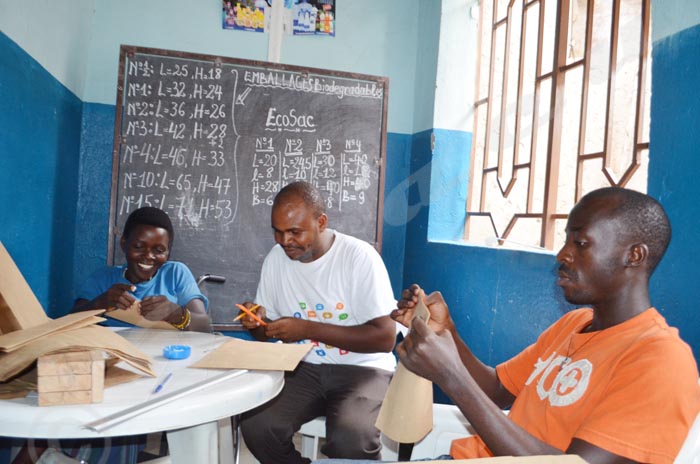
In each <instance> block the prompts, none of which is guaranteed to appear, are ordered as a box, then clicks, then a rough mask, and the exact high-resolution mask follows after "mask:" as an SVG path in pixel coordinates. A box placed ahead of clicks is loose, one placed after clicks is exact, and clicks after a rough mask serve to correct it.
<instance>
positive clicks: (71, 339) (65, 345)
mask: <svg viewBox="0 0 700 464" xmlns="http://www.w3.org/2000/svg"><path fill="white" fill-rule="evenodd" d="M92 348H94V349H100V350H102V351H106V352H107V353H109V354H111V355H113V356H115V357H117V358H119V359H121V360H123V361H125V362H126V363H128V364H130V365H131V366H133V367H134V368H136V369H137V370H139V371H141V372H143V373H144V374H146V375H150V376H152V377H155V373H154V372H153V369H152V368H151V364H152V361H151V358H150V357H149V356H148V355H147V354H145V353H143V352H142V351H141V350H139V349H138V348H136V347H135V346H134V345H132V344H131V343H130V342H129V341H127V340H126V339H125V338H123V337H121V336H120V335H118V334H117V333H115V332H112V331H111V330H109V329H107V328H105V327H99V326H89V327H82V328H79V329H75V330H70V331H67V332H62V333H57V334H51V335H49V336H45V337H42V338H39V339H37V340H34V341H32V342H29V343H27V344H26V345H24V346H22V347H21V348H18V349H17V350H15V351H12V352H10V353H0V382H5V381H7V380H9V379H10V378H12V377H14V376H16V375H17V374H19V373H20V372H22V371H24V370H25V369H27V368H28V367H30V366H31V365H32V364H33V363H34V362H35V361H36V360H37V359H38V358H39V357H40V356H43V355H45V354H47V353H55V352H61V351H75V350H81V349H92Z"/></svg>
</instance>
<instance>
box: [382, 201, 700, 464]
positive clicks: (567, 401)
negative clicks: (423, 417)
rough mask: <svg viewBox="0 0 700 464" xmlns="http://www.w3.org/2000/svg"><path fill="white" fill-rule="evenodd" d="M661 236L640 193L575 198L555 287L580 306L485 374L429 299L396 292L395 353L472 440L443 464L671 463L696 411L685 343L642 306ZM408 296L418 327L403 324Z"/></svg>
mask: <svg viewBox="0 0 700 464" xmlns="http://www.w3.org/2000/svg"><path fill="white" fill-rule="evenodd" d="M670 238H671V227H670V224H669V221H668V218H667V216H666V213H665V212H664V210H663V208H662V207H661V205H660V204H659V203H658V202H656V201H655V200H653V199H652V198H651V197H649V196H647V195H644V194H642V193H639V192H635V191H632V190H626V189H622V188H613V187H611V188H604V189H599V190H596V191H594V192H591V193H589V194H588V195H586V196H584V197H583V198H582V199H581V201H580V202H579V203H578V204H577V205H576V206H575V207H574V208H573V210H572V211H571V214H570V215H569V220H568V222H567V227H566V243H565V244H564V246H563V247H562V249H561V250H560V251H559V253H558V254H557V261H558V262H559V263H560V265H559V274H558V275H559V278H558V280H557V284H558V285H559V286H560V287H561V288H562V289H563V291H564V296H565V298H566V300H567V301H569V302H570V303H573V304H575V305H585V306H589V308H585V309H577V310H574V311H571V312H569V313H568V314H566V315H564V316H563V317H562V318H561V319H560V320H559V321H557V322H556V323H554V324H553V325H552V326H550V327H549V328H548V329H547V330H546V331H545V332H543V333H542V334H541V336H540V337H539V338H538V340H537V341H536V342H535V343H534V344H532V345H531V346H529V347H528V348H526V349H525V350H524V351H523V352H522V353H520V354H518V355H517V356H515V357H514V358H512V359H510V360H509V361H507V362H505V363H503V364H500V365H499V366H497V367H496V368H495V369H494V368H492V367H489V366H486V365H485V364H483V363H481V361H479V359H477V358H476V356H474V354H473V353H472V352H471V350H470V349H469V348H468V346H467V345H466V343H464V341H463V340H462V339H461V338H460V337H459V335H458V334H457V331H456V328H455V325H454V322H453V321H452V319H451V317H450V314H449V311H448V308H447V304H446V303H445V301H444V299H443V298H442V295H440V293H439V292H435V293H432V294H430V295H428V296H425V294H424V292H423V290H422V289H421V288H420V287H418V286H417V285H413V286H412V287H411V288H410V289H407V290H404V292H403V294H402V299H401V301H400V302H399V305H398V307H399V309H397V310H396V311H394V313H392V317H393V318H394V319H395V320H397V321H399V322H402V323H404V324H405V325H408V324H409V323H412V324H411V325H412V330H411V331H410V333H409V334H408V336H407V337H406V339H405V340H404V341H403V343H401V344H400V345H399V346H398V347H397V350H396V351H397V353H398V355H399V357H400V359H401V362H402V363H403V364H404V365H405V366H406V367H407V368H408V369H410V370H411V371H413V372H415V373H416V374H418V375H421V376H423V377H425V378H427V379H429V380H431V381H433V382H434V383H435V384H437V385H438V386H440V388H441V389H442V390H443V391H444V392H445V393H446V394H447V395H448V396H449V397H450V398H451V399H452V401H453V402H454V403H455V404H456V405H457V406H458V407H459V408H460V410H461V411H462V412H463V413H464V415H465V417H466V418H467V419H468V420H469V422H470V423H471V424H472V426H473V427H474V429H475V430H476V431H477V433H478V436H474V437H469V438H466V439H461V440H455V442H453V444H452V449H451V452H450V454H451V456H452V457H453V458H475V457H487V456H492V455H495V456H528V455H530V456H531V455H545V454H564V453H566V454H577V455H580V456H581V457H583V458H584V459H585V460H586V461H587V462H589V463H591V464H612V463H629V462H648V463H672V462H673V460H674V458H675V456H676V455H677V454H678V451H679V450H680V448H681V445H682V444H683V441H684V440H685V438H686V435H687V433H688V430H689V429H690V426H691V424H692V423H693V420H694V419H695V417H696V416H697V415H698V412H699V411H700V386H699V385H698V371H697V365H696V362H695V359H694V358H693V355H692V353H691V351H690V349H689V347H688V345H687V344H685V342H683V341H682V340H681V339H680V338H679V336H678V331H677V330H676V329H674V328H671V327H669V326H668V325H667V324H666V321H665V320H664V318H663V317H662V316H661V315H660V314H659V313H658V312H657V311H656V309H654V308H653V307H652V306H651V302H650V298H649V291H648V283H649V278H650V277H651V274H652V272H653V271H654V269H655V268H656V265H657V264H658V263H659V261H660V260H661V258H662V256H663V254H664V253H665V251H666V248H667V246H668V243H669V241H670ZM419 298H424V301H425V303H426V304H427V305H428V307H429V309H430V311H431V320H430V323H429V326H428V325H426V324H425V323H424V322H423V321H422V320H420V319H418V318H416V319H415V320H412V319H413V308H414V306H415V304H416V303H417V302H418V299H419ZM431 329H432V330H431ZM508 408H510V414H509V415H508V416H505V415H503V414H502V409H508Z"/></svg>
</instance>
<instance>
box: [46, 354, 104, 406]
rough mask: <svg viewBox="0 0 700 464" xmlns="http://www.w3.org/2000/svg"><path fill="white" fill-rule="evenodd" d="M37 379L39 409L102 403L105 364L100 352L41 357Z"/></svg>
mask: <svg viewBox="0 0 700 464" xmlns="http://www.w3.org/2000/svg"><path fill="white" fill-rule="evenodd" d="M37 376H38V378H37V390H38V392H39V406H54V405H59V404H86V403H99V402H100V401H102V392H103V390H104V379H105V361H104V357H103V356H102V351H100V350H85V351H73V352H69V353H57V354H47V355H44V356H41V357H39V359H38V360H37Z"/></svg>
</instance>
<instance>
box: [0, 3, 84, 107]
mask: <svg viewBox="0 0 700 464" xmlns="http://www.w3.org/2000/svg"><path fill="white" fill-rule="evenodd" d="M94 8H95V0H31V1H27V0H0V31H2V32H3V33H4V34H5V35H7V36H8V37H9V38H10V39H12V40H13V41H14V42H16V43H17V44H18V45H19V46H20V47H22V49H23V50H24V51H26V52H27V53H29V54H30V55H32V56H33V57H34V59H35V60H37V61H38V62H39V63H40V64H41V65H42V66H43V67H44V68H45V69H46V70H47V71H48V72H49V73H51V75H52V76H54V77H55V78H56V79H58V80H59V81H60V82H61V83H63V85H65V86H66V87H67V88H68V89H69V90H70V91H71V92H73V93H74V94H75V95H76V96H78V97H79V98H82V96H83V91H84V87H85V76H86V74H85V71H86V69H87V59H88V54H87V46H88V44H89V42H90V33H91V27H92V17H93V11H94Z"/></svg>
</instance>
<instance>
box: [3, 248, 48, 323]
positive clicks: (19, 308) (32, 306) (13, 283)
mask: <svg viewBox="0 0 700 464" xmlns="http://www.w3.org/2000/svg"><path fill="white" fill-rule="evenodd" d="M0 270H2V272H0V333H3V334H6V333H10V332H14V331H15V330H21V329H29V328H31V327H35V326H38V325H41V324H44V323H46V322H48V321H49V320H50V319H49V318H48V317H47V316H46V313H45V312H44V308H42V306H41V303H39V300H37V298H36V296H35V295H34V292H33V291H32V289H31V288H30V287H29V284H27V281H26V280H24V276H22V273H21V272H20V271H19V269H18V268H17V265H15V262H14V261H13V260H12V258H11V257H10V254H9V253H8V252H7V250H6V249H5V247H4V246H3V244H2V242H0Z"/></svg>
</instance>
